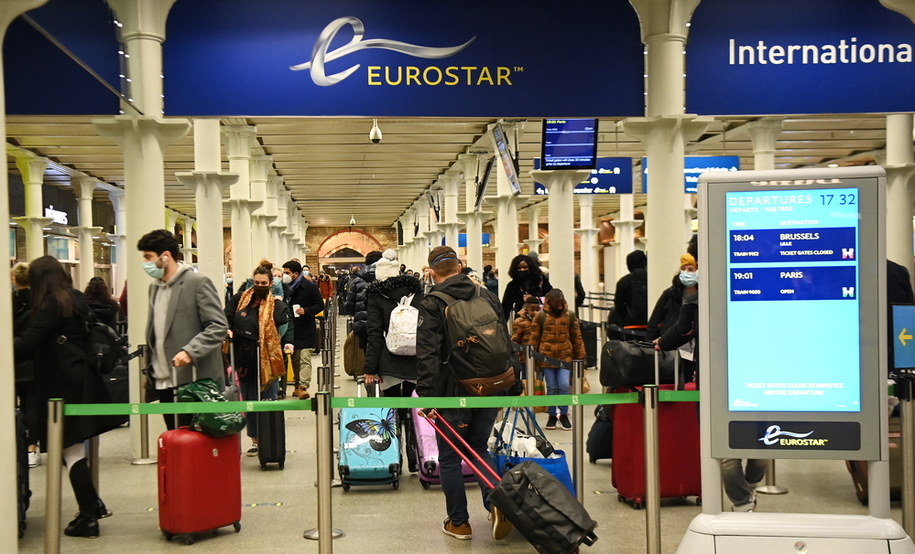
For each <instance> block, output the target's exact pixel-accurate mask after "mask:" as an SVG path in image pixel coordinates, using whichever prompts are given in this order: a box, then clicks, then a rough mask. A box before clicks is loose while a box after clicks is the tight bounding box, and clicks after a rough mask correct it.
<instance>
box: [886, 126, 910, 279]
mask: <svg viewBox="0 0 915 554" xmlns="http://www.w3.org/2000/svg"><path fill="white" fill-rule="evenodd" d="M912 120H913V118H912V114H891V115H888V116H886V163H885V165H884V168H885V169H886V237H887V240H886V257H887V258H889V259H890V260H892V261H894V262H896V263H897V264H900V265H902V266H904V267H905V268H906V269H908V270H909V276H912V275H913V273H915V272H913V268H912V265H913V264H912V181H913V176H915V161H913V152H912Z"/></svg>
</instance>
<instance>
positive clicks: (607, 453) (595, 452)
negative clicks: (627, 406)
mask: <svg viewBox="0 0 915 554" xmlns="http://www.w3.org/2000/svg"><path fill="white" fill-rule="evenodd" d="M594 417H595V418H596V419H595V420H594V424H593V425H591V430H590V431H588V441H587V444H586V447H587V449H588V460H589V461H590V462H591V463H592V464H593V463H597V461H598V460H609V459H612V458H613V406H609V405H606V406H605V405H600V406H597V407H596V408H594Z"/></svg>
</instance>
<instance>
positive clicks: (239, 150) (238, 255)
mask: <svg viewBox="0 0 915 554" xmlns="http://www.w3.org/2000/svg"><path fill="white" fill-rule="evenodd" d="M256 132H257V129H256V128H255V127H253V126H248V125H229V126H226V127H224V128H223V130H222V136H223V139H224V140H225V146H226V154H227V156H228V158H229V171H230V172H231V173H234V174H236V175H238V179H237V180H236V181H235V184H233V185H232V186H231V187H230V188H229V200H228V202H229V209H230V210H231V222H232V274H233V275H234V278H235V279H236V280H244V279H245V278H247V276H248V275H250V274H251V272H252V271H253V270H254V264H255V263H257V260H255V259H254V254H253V250H252V241H251V212H253V211H254V210H255V209H256V208H258V207H259V205H258V204H257V203H255V202H253V201H252V200H251V182H250V181H251V173H250V167H249V161H250V160H251V146H252V145H253V144H254V137H255V133H256ZM239 282H241V281H239Z"/></svg>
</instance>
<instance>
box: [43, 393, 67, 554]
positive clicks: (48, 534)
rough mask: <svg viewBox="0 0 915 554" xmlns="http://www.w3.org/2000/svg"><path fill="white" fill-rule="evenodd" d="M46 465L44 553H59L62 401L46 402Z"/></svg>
mask: <svg viewBox="0 0 915 554" xmlns="http://www.w3.org/2000/svg"><path fill="white" fill-rule="evenodd" d="M46 446H47V448H48V463H47V464H45V467H46V468H47V469H46V471H47V481H46V483H45V502H44V506H45V508H44V511H45V515H44V551H45V554H57V553H58V552H60V486H61V485H60V481H61V477H62V474H63V464H62V461H63V455H64V401H63V400H62V399H60V398H52V399H50V400H48V444H47V445H46Z"/></svg>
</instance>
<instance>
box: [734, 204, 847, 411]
mask: <svg viewBox="0 0 915 554" xmlns="http://www.w3.org/2000/svg"><path fill="white" fill-rule="evenodd" d="M859 200H860V199H859V197H858V189H856V188H834V189H806V190H771V189H768V190H759V191H738V192H727V193H725V202H726V210H727V217H726V230H727V235H728V236H727V271H728V291H727V294H728V299H727V330H728V333H727V334H728V349H727V350H728V354H727V357H728V360H727V364H728V376H727V379H728V384H727V388H728V409H729V410H730V411H732V412H764V411H766V412H768V411H774V412H859V411H860V410H861V368H860V365H861V355H860V329H859V326H860V324H859V321H860V318H859V312H860V302H859V298H858V287H859V278H860V276H859V267H858V248H859V240H860V237H859V235H860V233H859V221H860V217H859V215H860V214H859V211H860V204H859Z"/></svg>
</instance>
